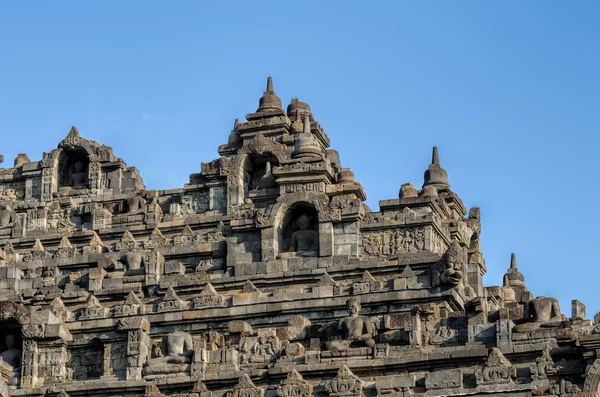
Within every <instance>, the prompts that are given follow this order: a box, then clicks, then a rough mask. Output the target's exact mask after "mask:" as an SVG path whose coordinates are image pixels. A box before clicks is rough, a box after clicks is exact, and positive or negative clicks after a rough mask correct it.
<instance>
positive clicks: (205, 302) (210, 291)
mask: <svg viewBox="0 0 600 397" xmlns="http://www.w3.org/2000/svg"><path fill="white" fill-rule="evenodd" d="M224 303H225V298H224V297H223V296H220V295H219V293H218V292H217V291H216V290H215V287H213V286H212V284H206V286H205V287H204V289H203V290H202V292H200V296H198V297H196V298H194V309H201V308H203V307H219V306H223V304H224Z"/></svg>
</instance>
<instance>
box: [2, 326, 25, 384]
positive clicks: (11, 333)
mask: <svg viewBox="0 0 600 397" xmlns="http://www.w3.org/2000/svg"><path fill="white" fill-rule="evenodd" d="M22 346H23V338H22V333H21V326H20V325H19V323H17V322H16V321H15V320H5V321H1V322H0V358H2V360H3V361H4V362H5V363H7V364H9V365H10V366H11V367H12V368H13V375H12V379H11V380H10V383H9V384H10V385H18V383H19V379H20V377H21V359H22Z"/></svg>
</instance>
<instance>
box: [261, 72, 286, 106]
mask: <svg viewBox="0 0 600 397" xmlns="http://www.w3.org/2000/svg"><path fill="white" fill-rule="evenodd" d="M256 112H257V113H263V112H268V113H276V114H284V112H283V108H282V107H281V99H279V97H278V96H277V94H276V93H275V91H273V79H272V78H271V77H269V78H268V79H267V90H266V91H265V92H264V93H263V96H262V97H261V98H260V101H259V102H258V109H257V110H256Z"/></svg>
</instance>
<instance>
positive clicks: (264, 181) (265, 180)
mask: <svg viewBox="0 0 600 397" xmlns="http://www.w3.org/2000/svg"><path fill="white" fill-rule="evenodd" d="M276 186H277V182H275V177H274V176H273V173H272V172H271V162H270V161H267V163H266V164H265V173H264V174H263V176H261V177H260V179H259V180H258V183H257V184H256V190H259V189H270V188H273V187H276Z"/></svg>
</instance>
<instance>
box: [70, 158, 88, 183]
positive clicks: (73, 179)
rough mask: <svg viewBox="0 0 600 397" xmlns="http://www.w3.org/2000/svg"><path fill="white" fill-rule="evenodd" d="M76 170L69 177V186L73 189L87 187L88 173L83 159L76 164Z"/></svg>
mask: <svg viewBox="0 0 600 397" xmlns="http://www.w3.org/2000/svg"><path fill="white" fill-rule="evenodd" d="M73 168H74V172H73V173H72V174H71V176H70V177H69V186H71V187H72V188H73V189H87V187H88V175H87V172H86V171H85V169H84V168H85V167H84V166H83V163H82V162H81V161H77V162H76V163H75V164H74V166H73Z"/></svg>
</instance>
